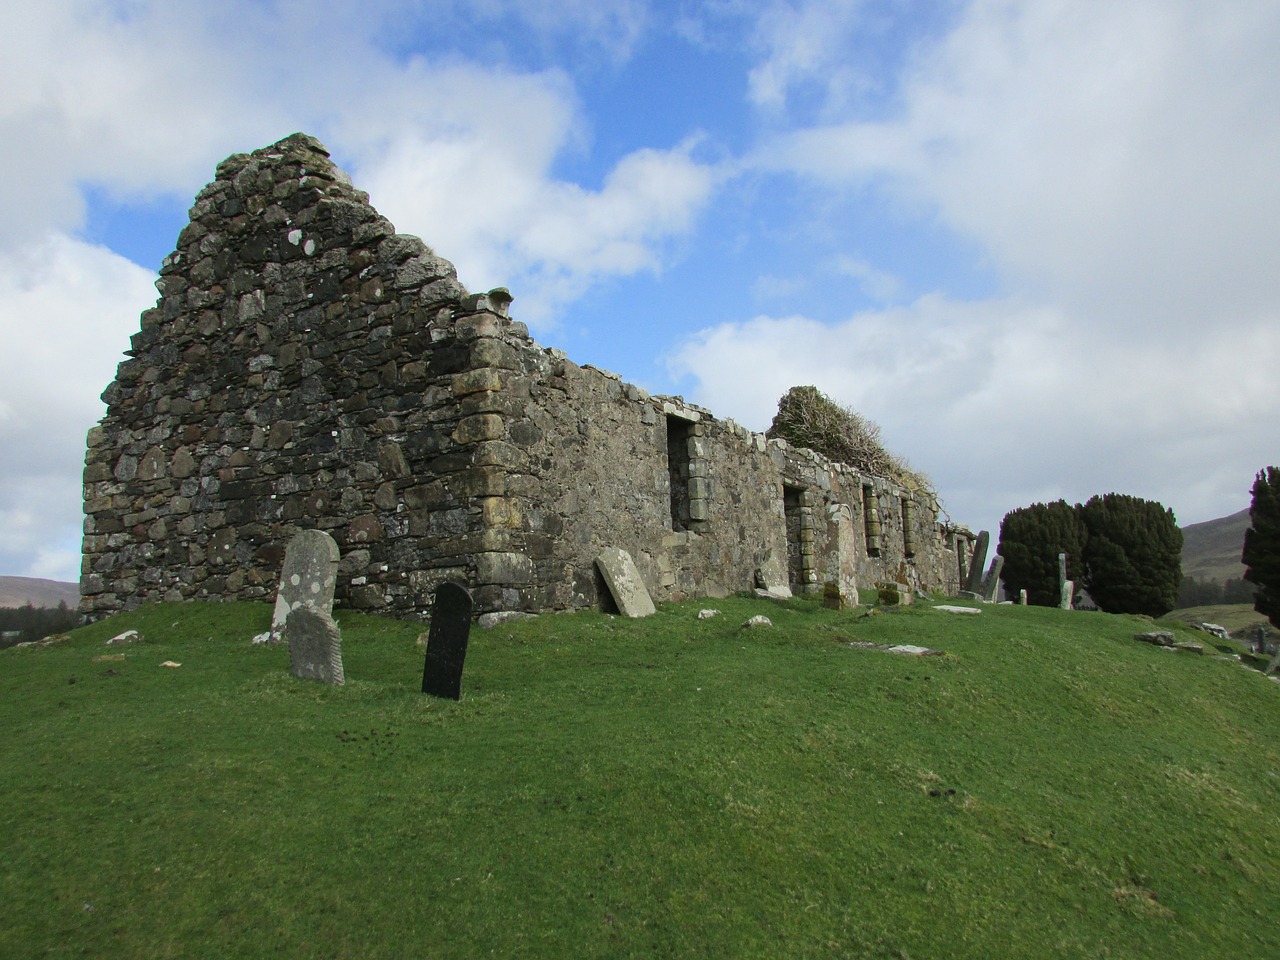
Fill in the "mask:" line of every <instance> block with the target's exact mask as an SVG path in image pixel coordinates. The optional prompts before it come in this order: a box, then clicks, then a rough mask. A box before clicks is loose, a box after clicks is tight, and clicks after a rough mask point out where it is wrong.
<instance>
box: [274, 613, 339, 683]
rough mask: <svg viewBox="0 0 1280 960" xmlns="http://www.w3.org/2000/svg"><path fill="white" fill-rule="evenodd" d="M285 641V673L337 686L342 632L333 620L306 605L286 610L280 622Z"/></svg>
mask: <svg viewBox="0 0 1280 960" xmlns="http://www.w3.org/2000/svg"><path fill="white" fill-rule="evenodd" d="M283 632H284V639H285V640H287V641H288V642H289V672H290V673H292V674H293V675H294V676H295V677H299V678H301V679H303V680H319V681H321V682H322V683H333V684H337V685H339V686H341V685H342V684H343V683H345V682H346V677H345V676H344V674H343V671H342V633H341V632H340V631H339V630H338V625H337V623H335V622H334V619H333V617H331V616H329V614H328V613H325V612H323V611H315V610H312V609H311V608H310V607H307V606H297V607H295V608H294V609H292V610H290V611H289V615H288V616H287V617H286V618H285V621H284V631H283Z"/></svg>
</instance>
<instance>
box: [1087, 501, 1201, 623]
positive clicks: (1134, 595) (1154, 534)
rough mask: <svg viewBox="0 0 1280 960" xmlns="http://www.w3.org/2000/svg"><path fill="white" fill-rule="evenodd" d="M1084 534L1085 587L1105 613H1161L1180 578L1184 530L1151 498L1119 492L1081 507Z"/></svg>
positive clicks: (1175, 593) (1170, 601) (1174, 596)
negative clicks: (1145, 498)
mask: <svg viewBox="0 0 1280 960" xmlns="http://www.w3.org/2000/svg"><path fill="white" fill-rule="evenodd" d="M1080 518H1081V520H1083V521H1084V526H1085V529H1086V531H1087V534H1088V539H1087V541H1086V543H1085V548H1084V568H1085V577H1084V580H1085V587H1086V589H1088V591H1089V595H1090V596H1091V597H1093V600H1094V602H1095V603H1096V604H1097V605H1098V606H1099V607H1100V608H1101V609H1103V610H1105V611H1106V612H1107V613H1141V614H1146V615H1148V616H1152V617H1159V616H1163V615H1164V614H1166V613H1168V612H1169V611H1170V610H1172V609H1173V605H1174V604H1175V603H1176V602H1177V599H1178V586H1179V584H1181V582H1182V531H1181V530H1179V529H1178V523H1177V521H1176V520H1175V519H1174V516H1173V511H1172V510H1167V509H1165V507H1163V506H1162V505H1161V504H1159V503H1156V502H1155V501H1154V500H1143V499H1142V498H1140V497H1131V496H1127V495H1125V494H1120V493H1108V494H1106V495H1105V496H1101V497H1091V498H1090V499H1089V501H1088V502H1087V503H1086V504H1084V506H1082V507H1081V508H1080Z"/></svg>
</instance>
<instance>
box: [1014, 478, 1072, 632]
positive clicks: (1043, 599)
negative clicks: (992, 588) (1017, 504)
mask: <svg viewBox="0 0 1280 960" xmlns="http://www.w3.org/2000/svg"><path fill="white" fill-rule="evenodd" d="M1084 542H1085V529H1084V524H1083V523H1082V522H1081V520H1080V514H1079V512H1078V511H1077V509H1076V508H1075V507H1073V506H1071V505H1070V504H1069V503H1067V502H1066V501H1065V500H1055V501H1054V502H1053V503H1033V504H1032V505H1031V506H1029V507H1021V508H1019V509H1017V510H1013V511H1010V512H1009V513H1007V514H1005V517H1004V519H1003V520H1002V521H1001V522H1000V547H999V552H1000V556H1002V557H1004V569H1003V570H1002V571H1001V575H1000V577H1001V579H1002V580H1003V581H1004V588H1005V590H1006V591H1007V593H1008V594H1009V595H1011V596H1013V595H1016V594H1017V593H1018V591H1019V590H1026V591H1027V602H1028V603H1033V604H1036V605H1038V606H1042V607H1056V606H1057V605H1058V600H1059V587H1058V554H1060V553H1065V554H1066V555H1067V578H1068V579H1070V580H1078V579H1079V577H1080V575H1081V573H1082V572H1083V568H1082V565H1081V564H1082V561H1083V554H1084Z"/></svg>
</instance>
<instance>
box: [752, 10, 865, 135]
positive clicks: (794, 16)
mask: <svg viewBox="0 0 1280 960" xmlns="http://www.w3.org/2000/svg"><path fill="white" fill-rule="evenodd" d="M866 6H867V3H866V2H865V0H823V2H808V3H790V2H774V3H771V4H769V5H768V6H766V7H765V8H764V10H763V11H761V13H760V16H759V19H758V20H757V22H756V26H755V42H756V45H757V46H758V47H760V48H761V49H762V50H763V51H764V52H765V56H764V59H763V60H762V61H761V62H760V63H759V64H757V65H756V66H755V67H753V68H752V69H751V71H750V73H749V74H748V77H747V84H748V96H749V97H750V99H751V102H752V103H753V104H755V105H756V106H758V107H762V108H766V109H769V110H782V109H783V108H784V107H785V106H786V105H787V102H788V99H789V98H790V97H791V96H792V94H793V93H794V92H795V90H796V88H798V87H803V86H806V85H817V86H819V87H821V88H822V89H823V90H824V91H825V96H826V98H827V99H828V100H835V101H836V104H841V103H843V102H844V101H845V100H846V99H847V97H848V96H849V95H850V94H851V93H853V92H854V91H855V90H858V89H861V88H865V87H866V86H867V84H868V78H867V75H866V72H865V69H864V67H863V65H862V64H860V63H859V62H858V59H857V57H855V56H851V55H850V49H849V48H850V41H851V39H852V37H853V36H854V35H855V34H856V33H857V32H858V31H859V29H860V28H865V23H864V8H865V7H866ZM831 106H832V104H830V103H829V104H828V108H830V107H831Z"/></svg>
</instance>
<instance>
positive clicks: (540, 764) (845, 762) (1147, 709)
mask: <svg viewBox="0 0 1280 960" xmlns="http://www.w3.org/2000/svg"><path fill="white" fill-rule="evenodd" d="M703 607H714V608H718V609H719V610H721V611H722V612H721V614H720V615H719V616H717V617H714V618H711V619H706V620H699V619H698V618H697V612H698V610H699V609H700V608H703ZM757 613H763V614H765V615H767V616H769V617H770V618H772V620H773V626H772V627H768V628H757V629H744V628H743V627H742V624H743V622H744V621H745V620H747V618H748V617H750V616H751V615H753V614H757ZM864 613H865V611H861V610H859V611H851V612H834V611H828V610H825V609H823V608H821V607H820V606H818V605H816V604H814V603H812V602H808V601H802V600H794V601H788V602H786V603H770V602H767V601H757V600H753V599H742V598H733V599H729V600H721V601H700V602H696V603H684V604H672V605H667V606H664V607H663V608H661V609H660V610H659V612H658V613H657V614H656V615H655V616H653V617H650V618H648V619H645V620H639V621H633V620H624V619H616V618H610V617H606V616H603V615H598V614H573V615H560V616H544V617H541V618H539V619H537V620H534V621H527V622H522V623H518V624H512V625H508V626H504V627H499V628H495V629H493V630H488V631H475V632H473V634H472V640H471V650H470V652H469V655H468V659H467V670H466V675H465V677H464V696H463V699H462V700H461V702H458V703H454V702H452V701H442V700H436V699H431V698H425V697H423V696H422V695H421V694H419V693H417V692H416V691H417V689H418V686H419V684H420V677H421V667H422V654H421V652H420V650H419V649H418V648H417V646H416V644H415V638H416V636H417V634H418V631H419V629H420V628H419V627H418V626H416V625H413V624H405V623H397V622H394V621H388V620H382V619H378V618H374V617H367V616H357V615H348V614H344V615H342V616H341V618H340V620H341V623H342V627H343V637H344V641H343V642H344V659H345V664H346V674H347V677H348V678H349V680H348V683H347V685H346V686H345V687H329V686H324V685H321V684H317V683H314V682H310V681H301V680H295V679H293V678H291V677H290V676H289V675H288V673H287V663H288V653H287V651H286V650H285V649H284V648H283V647H281V646H273V647H262V646H259V647H254V646H251V645H250V644H249V643H248V639H249V638H250V637H251V636H253V635H254V634H255V633H258V632H260V631H261V630H263V629H265V627H266V625H267V623H268V622H269V619H270V609H269V607H267V606H259V605H252V604H228V605H221V606H217V605H161V606H157V607H149V608H144V609H143V610H141V611H137V612H134V613H131V614H126V615H122V616H119V617H116V618H113V619H112V620H109V621H106V622H103V623H99V624H94V625H92V626H90V627H86V628H83V629H81V630H79V631H77V632H76V633H75V634H74V636H73V637H72V639H71V640H69V641H68V642H65V643H62V644H58V645H54V646H50V647H45V648H24V649H17V650H8V651H3V652H0V717H2V718H3V723H4V729H5V731H6V737H5V746H4V749H3V751H0V777H2V778H3V783H4V786H5V801H6V802H5V805H4V814H3V829H0V956H5V957H9V956H13V957H18V956H46V957H70V956H94V957H130V958H145V957H210V958H213V957H217V958H229V957H262V956H273V957H277V956H278V957H318V956H323V957H341V958H347V957H350V958H357V957H358V958H379V957H387V958H403V957H406V956H430V957H433V958H439V957H479V956H498V957H685V956H706V957H718V958H732V957H768V958H777V957H884V958H901V957H912V958H917V960H919V958H928V957H939V958H941V957H946V958H960V957H982V958H990V957H1019V958H1027V957H1063V958H1066V957H1070V958H1076V957H1084V956H1090V957H1103V956H1105V957H1111V958H1120V957H1155V956H1159V957H1161V958H1162V960H1168V958H1178V957H1186V958H1203V957H1207V956H1218V957H1232V958H1249V957H1257V958H1269V957H1274V956H1280V924H1278V923H1277V922H1276V919H1275V904H1276V903H1277V902H1280V818H1278V817H1277V816H1276V811H1277V809H1280V780H1278V778H1277V771H1278V770H1280V746H1278V745H1277V741H1276V738H1275V730H1276V729H1277V723H1278V721H1280V686H1278V685H1276V684H1274V683H1272V682H1271V681H1269V680H1267V679H1265V678H1264V677H1262V676H1261V675H1260V674H1258V673H1256V672H1252V671H1249V670H1246V669H1245V668H1243V667H1241V666H1240V665H1239V664H1238V663H1237V662H1235V661H1233V660H1224V659H1216V658H1215V657H1214V656H1212V655H1206V656H1195V655H1193V654H1187V653H1174V652H1167V651H1164V650H1161V649H1158V648H1156V647H1152V646H1148V645H1145V644H1139V643H1136V642H1134V641H1133V639H1132V635H1133V634H1134V633H1135V632H1136V631H1138V630H1142V629H1149V628H1150V624H1149V623H1147V622H1145V621H1142V620H1140V619H1137V618H1129V617H1117V616H1109V615H1106V614H1100V613H1080V612H1075V613H1072V612H1066V611H1059V610H1053V609H1042V608H1020V607H1008V606H1006V607H984V608H983V611H982V613H981V614H979V615H977V616H971V615H970V616H961V615H952V614H947V613H943V612H940V611H936V610H933V609H930V607H929V605H927V604H923V603H917V604H915V605H913V606H911V607H909V608H905V609H902V610H891V611H882V612H879V613H877V614H875V615H871V616H864ZM126 627H133V628H137V629H139V630H140V631H141V632H142V634H143V636H144V639H143V640H142V641H141V642H140V643H137V644H134V645H132V646H128V647H125V648H123V649H122V648H119V647H116V646H104V641H105V640H106V639H107V638H108V637H110V636H112V635H113V634H115V633H118V632H120V631H121V630H123V629H125V628H126ZM1177 629H1181V628H1177ZM1185 636H1186V637H1187V638H1188V639H1197V640H1199V641H1201V642H1204V641H1205V640H1206V638H1205V636H1204V635H1203V634H1192V633H1190V632H1188V633H1186V634H1185ZM852 642H872V643H879V644H889V643H915V644H921V645H924V646H928V647H931V648H933V649H935V650H939V651H942V653H943V655H941V656H930V657H906V656H899V655H895V654H890V653H885V652H880V651H879V650H874V649H865V648H860V647H855V646H851V645H850V644H851V643H852ZM1214 652H1215V651H1213V650H1212V648H1210V649H1209V651H1208V653H1209V654H1213V653H1214ZM120 653H123V659H102V658H103V657H118V656H119V654H120ZM166 661H170V662H176V663H180V664H181V666H179V667H168V666H164V665H163V664H165V662H166Z"/></svg>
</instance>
